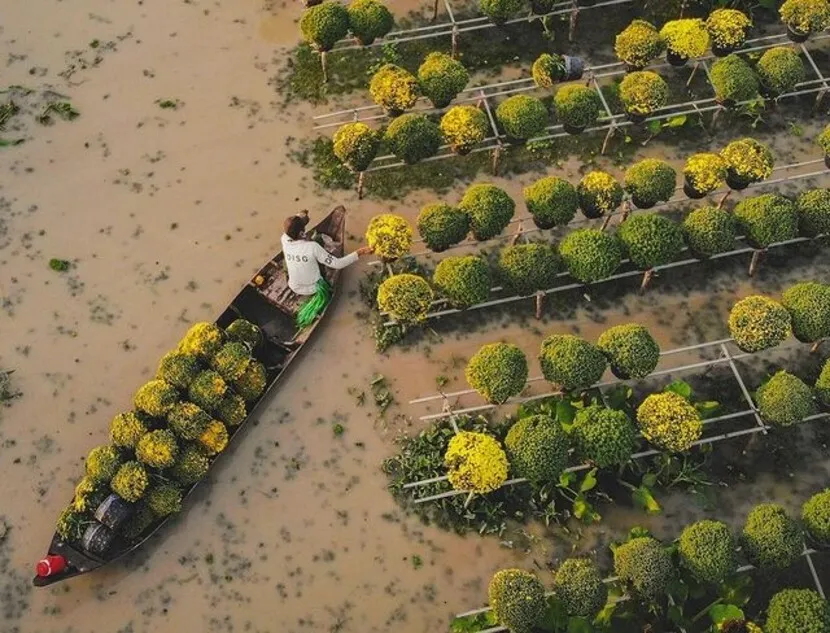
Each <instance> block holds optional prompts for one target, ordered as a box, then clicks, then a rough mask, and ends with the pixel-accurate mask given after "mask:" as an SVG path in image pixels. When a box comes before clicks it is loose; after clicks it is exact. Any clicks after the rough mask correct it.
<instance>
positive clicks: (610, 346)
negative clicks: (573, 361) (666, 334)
mask: <svg viewBox="0 0 830 633" xmlns="http://www.w3.org/2000/svg"><path fill="white" fill-rule="evenodd" d="M597 347H598V348H599V349H600V350H601V351H602V353H603V354H605V356H606V358H607V359H608V363H609V364H610V365H611V371H612V372H614V375H615V376H617V377H618V378H622V379H624V380H627V379H629V378H645V377H646V376H648V375H649V374H650V373H651V372H653V371H654V369H655V368H656V367H657V362H658V361H659V360H660V346H659V345H657V341H655V340H654V337H653V336H652V335H651V333H650V332H649V331H648V329H647V328H646V327H644V326H642V325H639V324H638V323H627V324H625V325H616V326H614V327H611V328H608V329H607V330H605V332H603V333H602V334H601V335H600V337H599V339H598V340H597Z"/></svg>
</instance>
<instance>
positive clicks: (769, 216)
mask: <svg viewBox="0 0 830 633" xmlns="http://www.w3.org/2000/svg"><path fill="white" fill-rule="evenodd" d="M734 213H735V219H736V220H737V221H738V226H739V227H740V229H741V230H742V232H743V233H744V235H746V238H747V241H748V242H749V243H750V244H752V245H753V246H755V247H756V248H767V247H768V246H769V245H771V244H775V243H776V242H785V241H787V240H791V239H794V238H795V237H797V236H798V213H797V212H796V210H795V203H794V202H793V201H792V200H790V199H789V198H785V197H784V196H780V195H778V194H776V193H765V194H762V195H760V196H755V197H754V198H747V199H745V200H741V201H740V202H739V203H738V204H737V205H736V206H735V211H734Z"/></svg>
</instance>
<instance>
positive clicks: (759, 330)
mask: <svg viewBox="0 0 830 633" xmlns="http://www.w3.org/2000/svg"><path fill="white" fill-rule="evenodd" d="M729 333H730V334H731V335H732V338H734V339H735V344H736V345H737V346H738V347H739V348H740V349H741V350H742V351H744V352H749V353H750V354H754V353H755V352H760V351H761V350H765V349H769V348H770V347H775V346H776V345H778V344H779V343H781V342H783V341H785V340H787V339H788V338H789V337H790V334H792V326H791V319H790V313H789V312H787V309H786V308H785V307H784V306H782V305H781V304H780V303H778V302H777V301H775V300H774V299H770V298H769V297H764V296H761V295H753V296H751V297H746V298H745V299H741V300H740V301H738V302H737V303H736V304H735V305H734V306H732V310H731V311H730V312H729Z"/></svg>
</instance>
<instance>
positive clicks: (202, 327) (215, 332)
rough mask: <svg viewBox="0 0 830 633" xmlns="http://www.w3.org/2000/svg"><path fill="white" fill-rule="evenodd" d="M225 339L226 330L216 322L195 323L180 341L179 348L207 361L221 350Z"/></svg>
mask: <svg viewBox="0 0 830 633" xmlns="http://www.w3.org/2000/svg"><path fill="white" fill-rule="evenodd" d="M224 340H225V334H224V332H222V330H221V329H220V328H219V327H218V326H217V325H216V324H215V323H205V322H202V323H195V324H194V325H192V326H191V327H190V329H189V330H188V331H187V333H186V334H185V335H184V338H182V340H181V341H180V342H179V346H178V350H179V351H180V352H184V353H185V354H192V355H193V356H196V357H197V358H198V359H199V360H202V361H206V362H207V361H210V359H211V358H213V355H214V354H215V353H216V352H217V351H219V348H220V347H221V346H222V343H223V342H224Z"/></svg>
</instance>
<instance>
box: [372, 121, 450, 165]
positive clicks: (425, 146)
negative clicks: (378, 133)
mask: <svg viewBox="0 0 830 633" xmlns="http://www.w3.org/2000/svg"><path fill="white" fill-rule="evenodd" d="M441 138H442V136H441V129H440V128H439V127H438V126H437V125H436V124H435V123H434V122H433V121H432V120H430V119H429V118H427V117H426V116H424V115H423V114H403V115H401V116H399V117H398V118H396V119H395V120H394V121H392V123H390V124H389V127H388V128H386V133H385V134H384V139H385V141H386V142H387V143H388V145H389V149H391V150H392V153H393V154H394V155H395V156H397V157H398V158H399V159H401V160H402V161H403V162H405V163H406V164H408V165H413V164H415V163H417V162H419V161H422V160H424V159H425V158H429V157H430V156H435V154H437V153H438V148H439V147H441Z"/></svg>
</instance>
